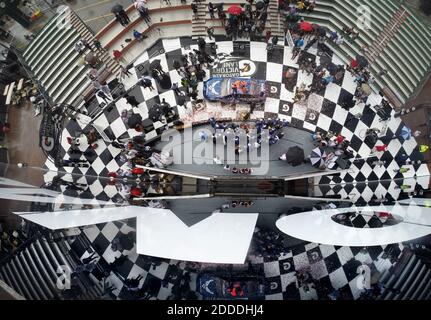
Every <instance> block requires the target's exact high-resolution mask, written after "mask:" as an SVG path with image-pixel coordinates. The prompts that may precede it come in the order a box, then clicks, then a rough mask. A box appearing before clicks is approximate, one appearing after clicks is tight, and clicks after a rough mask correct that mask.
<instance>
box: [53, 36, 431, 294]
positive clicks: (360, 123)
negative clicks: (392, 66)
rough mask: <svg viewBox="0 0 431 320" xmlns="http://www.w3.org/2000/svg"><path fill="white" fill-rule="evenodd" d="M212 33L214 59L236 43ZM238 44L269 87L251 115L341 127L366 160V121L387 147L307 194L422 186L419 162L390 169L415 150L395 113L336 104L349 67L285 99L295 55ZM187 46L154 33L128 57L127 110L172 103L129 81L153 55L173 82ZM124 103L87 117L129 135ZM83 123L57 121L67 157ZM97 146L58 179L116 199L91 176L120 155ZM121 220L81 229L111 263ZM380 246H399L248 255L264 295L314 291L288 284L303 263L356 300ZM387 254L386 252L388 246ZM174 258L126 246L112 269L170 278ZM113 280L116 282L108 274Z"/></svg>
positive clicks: (379, 263) (373, 100) (365, 194)
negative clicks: (155, 261)
mask: <svg viewBox="0 0 431 320" xmlns="http://www.w3.org/2000/svg"><path fill="white" fill-rule="evenodd" d="M216 40H217V45H216V47H215V50H216V52H215V53H216V60H217V61H219V62H220V61H222V60H223V59H227V58H228V55H230V54H231V53H232V52H233V51H234V48H235V43H233V42H232V41H227V40H226V39H223V38H216ZM243 43H245V44H246V45H245V46H244V47H245V51H244V52H242V53H241V56H242V57H243V58H244V59H249V60H252V61H255V62H259V64H260V65H261V67H260V68H259V71H258V74H256V75H255V77H256V78H259V79H264V80H266V81H267V82H268V83H269V85H270V86H271V89H272V90H271V94H270V96H269V98H268V100H267V102H266V104H265V106H264V107H263V108H256V110H255V112H254V114H253V116H252V118H274V117H278V118H280V119H286V120H288V121H289V122H290V123H291V124H292V125H293V126H295V127H298V128H303V129H305V130H309V131H310V132H314V131H316V130H320V131H332V132H335V133H341V134H342V135H343V136H345V137H346V139H347V140H349V141H351V146H352V149H353V150H354V152H355V156H356V157H357V158H359V159H361V158H368V157H369V156H370V152H371V149H372V148H373V146H371V145H367V143H365V142H364V139H365V132H366V130H367V129H369V128H377V129H380V130H381V131H382V132H384V133H386V135H385V136H384V137H382V138H381V142H382V143H386V144H388V151H387V152H385V153H383V154H379V155H377V158H378V159H381V160H384V161H386V162H385V164H384V165H383V166H373V165H372V162H373V161H374V160H375V159H369V160H366V161H356V162H355V163H354V165H353V167H352V169H351V170H350V171H349V172H347V173H343V174H341V175H334V176H326V177H322V178H319V179H317V181H316V182H317V184H318V185H319V186H318V187H316V190H315V195H317V196H319V195H321V196H328V197H329V196H336V197H342V198H350V199H352V200H355V201H357V202H358V203H361V202H369V201H372V200H376V199H380V198H382V197H385V198H387V199H390V200H393V199H398V198H399V197H400V195H401V194H403V192H401V190H400V189H399V186H400V184H408V185H409V186H410V185H411V188H412V189H414V188H416V187H417V185H422V186H423V187H424V188H426V187H427V186H428V185H427V183H428V182H427V181H420V179H415V178H414V177H415V175H418V176H421V175H426V174H428V173H429V172H428V169H427V168H426V166H423V165H422V166H411V169H412V170H410V171H409V172H408V173H407V174H404V175H401V174H399V173H396V172H395V170H397V169H399V167H400V163H399V162H400V161H399V159H400V158H403V157H404V158H405V156H404V154H405V155H407V157H408V158H409V159H411V160H421V158H422V157H421V154H420V152H419V150H418V145H417V143H416V141H415V140H414V139H410V140H407V141H404V140H403V139H400V138H397V137H398V136H399V133H400V130H401V128H402V127H403V123H402V122H401V120H400V119H399V118H394V117H392V118H391V119H390V120H389V121H386V122H381V121H380V119H379V117H378V116H377V114H376V112H375V110H374V109H373V108H372V107H366V106H365V104H364V103H362V104H359V105H357V106H356V107H355V108H353V109H350V110H349V111H346V110H345V109H344V108H342V107H341V105H340V104H342V103H341V102H342V101H343V100H344V99H345V98H346V97H347V98H350V97H352V96H353V95H354V94H355V91H356V83H355V82H354V77H353V76H352V75H351V74H350V73H349V72H346V73H345V75H344V77H342V79H340V80H339V81H337V82H336V83H332V84H330V85H328V87H327V88H326V89H325V90H324V92H320V93H318V94H312V95H311V96H310V99H309V100H308V102H307V103H301V102H299V103H293V97H294V92H293V91H294V88H292V87H289V88H286V86H285V84H284V83H283V81H284V80H283V79H284V77H283V74H284V73H285V72H286V71H287V69H288V68H294V69H298V65H297V61H296V60H292V59H291V55H292V52H291V49H290V48H289V47H284V48H278V49H276V50H275V51H274V53H273V54H272V56H270V57H268V55H267V52H266V46H265V44H264V43H261V42H257V41H256V42H255V41H246V42H243ZM192 49H197V44H196V42H195V41H194V40H192V39H191V38H180V39H163V40H160V41H158V42H157V43H156V44H155V45H154V46H153V47H152V48H151V49H149V50H148V51H147V52H145V53H144V54H143V55H142V56H141V57H139V58H138V59H137V60H136V62H135V64H134V68H132V69H131V70H130V71H131V72H132V75H131V76H129V77H128V78H126V79H125V80H124V86H125V89H126V90H130V94H131V95H133V96H135V98H136V99H137V100H138V102H139V106H138V108H135V109H134V112H137V113H140V114H141V115H142V117H143V118H144V119H146V118H147V116H148V109H149V108H150V107H151V106H153V105H154V104H156V103H159V102H160V101H161V100H162V99H163V98H164V99H165V100H166V102H168V103H169V104H170V105H171V106H176V105H177V100H176V99H177V98H176V96H175V94H174V93H173V91H172V90H165V89H163V88H161V87H160V86H158V85H157V84H155V83H154V84H153V85H154V87H155V88H156V90H154V91H150V90H149V89H143V88H141V87H140V86H135V84H136V82H137V81H138V77H140V76H141V75H142V74H143V72H144V70H145V69H146V66H148V65H149V63H151V62H152V61H153V60H155V59H159V60H160V61H161V65H162V67H163V69H164V70H165V71H166V72H168V73H169V75H170V77H171V80H172V82H173V83H174V82H177V83H180V80H181V79H180V76H179V75H178V73H177V72H176V71H175V70H174V68H173V66H172V63H173V60H174V59H178V58H179V57H180V56H181V55H183V54H185V53H188V52H189V51H190V50H192ZM307 54H308V55H309V57H310V58H311V59H314V60H315V61H316V62H317V64H319V62H320V59H321V56H323V55H326V56H327V57H329V58H330V59H331V61H332V63H334V64H336V65H339V64H342V62H341V60H339V58H338V57H336V56H335V55H333V53H332V52H331V51H330V50H328V49H327V48H326V47H324V46H322V47H312V48H310V49H309V51H308V53H307ZM207 74H209V73H207ZM312 81H313V76H312V75H310V76H309V75H307V74H306V73H305V72H302V71H298V75H297V81H296V84H297V85H301V84H302V83H305V84H311V83H312ZM199 89H200V92H201V89H202V84H200V85H199ZM381 100H382V97H381V96H380V95H378V94H372V95H371V96H370V97H369V99H368V101H367V103H368V104H371V106H374V105H377V104H379V103H380V102H381ZM93 103H94V104H95V105H98V104H101V103H103V101H98V100H97V101H93ZM125 109H126V110H131V109H132V107H131V106H130V105H128V104H127V103H126V102H125V100H124V99H120V100H119V101H118V102H117V103H116V104H115V106H114V107H113V108H112V110H111V111H109V112H108V111H106V112H104V113H103V114H102V115H101V116H100V117H99V118H98V119H97V120H96V122H95V123H96V125H97V126H98V127H99V128H101V130H103V131H104V132H105V133H106V134H108V136H110V137H112V138H124V139H127V138H129V137H133V136H135V135H137V134H138V133H137V132H135V131H134V130H131V129H130V128H128V126H127V124H125V123H124V122H123V120H122V119H121V113H122V111H123V110H125ZM176 111H177V112H178V114H179V116H180V117H183V116H186V115H187V114H188V112H189V111H188V109H186V108H184V107H177V109H176ZM357 114H362V116H361V117H360V118H358V117H356V115H357ZM392 114H393V112H392ZM147 122H148V125H147V126H146V137H147V139H151V138H154V137H156V136H157V135H158V134H160V133H161V132H162V131H163V130H164V129H165V125H164V124H162V123H160V122H156V123H153V122H152V121H151V120H148V119H147ZM85 127H86V125H83V124H79V123H78V122H75V121H71V122H69V124H68V125H67V126H66V128H65V129H64V132H63V136H62V141H61V144H62V147H63V151H62V156H63V158H65V159H67V158H69V157H70V154H69V152H70V145H69V144H68V143H67V137H68V136H72V135H75V133H76V132H79V131H80V130H82V129H84V128H85ZM97 144H98V148H96V149H95V150H87V147H88V146H86V145H85V143H84V144H82V145H81V146H80V149H81V151H86V153H85V154H82V155H78V156H79V157H81V159H84V158H85V159H87V160H88V161H89V163H90V167H89V168H62V169H63V170H64V171H65V172H67V173H68V174H60V177H61V178H62V179H64V180H66V181H71V182H72V181H74V182H78V183H81V184H83V185H86V186H87V188H86V190H85V191H83V192H86V193H87V194H88V195H87V196H88V197H93V198H96V199H101V200H107V201H112V203H116V201H115V200H116V197H118V190H117V188H116V187H115V186H112V185H110V184H109V182H108V180H104V179H100V177H103V176H105V177H106V175H107V174H108V172H112V171H116V170H118V169H119V168H121V167H122V166H124V165H125V160H124V159H123V158H122V157H121V156H120V150H119V149H116V148H114V147H113V146H112V145H111V144H110V143H107V142H105V141H102V140H99V141H98V142H97ZM84 149H85V150H84ZM46 166H47V167H48V169H51V170H53V171H55V170H56V168H55V167H54V165H53V164H52V163H50V162H49V161H48V162H47V164H46ZM73 174H77V175H76V176H75V175H73ZM55 175H56V174H55V173H52V172H48V173H47V174H46V175H45V180H46V181H47V182H50V181H52V179H53V177H54V176H55ZM402 178H406V179H408V178H411V179H410V180H412V181H414V182H408V183H407V182H406V183H405V182H403V180H402ZM425 184H426V186H425ZM358 223H359V222H358ZM127 228H131V227H130V226H127V224H125V223H120V222H115V223H108V224H103V225H97V226H91V227H88V228H86V230H85V233H86V235H87V236H88V238H89V239H90V241H91V242H92V243H93V247H94V248H95V249H96V251H97V252H98V253H99V254H100V255H101V256H102V257H103V258H104V259H105V260H106V261H108V262H112V261H113V260H114V259H115V257H118V255H121V253H119V252H113V251H112V249H111V248H110V244H111V242H112V240H113V239H114V238H115V237H116V236H117V235H118V233H119V232H123V233H127V230H130V229H127ZM126 229H127V230H126ZM132 229H133V227H132ZM388 250H391V251H392V252H394V251H395V252H398V250H402V246H401V245H391V246H387V247H370V248H366V249H362V250H361V249H360V248H359V249H358V248H348V247H341V248H340V247H334V246H325V245H318V244H307V245H301V246H299V247H295V248H293V249H292V250H290V251H289V252H287V253H286V254H285V255H284V256H282V257H281V258H279V259H278V260H277V261H264V260H259V258H256V257H254V258H253V257H251V259H252V262H253V263H255V264H263V265H264V270H265V276H266V278H267V288H266V295H267V299H297V298H301V299H316V298H321V297H322V293H321V292H317V291H316V290H315V289H311V290H310V291H308V292H306V291H305V290H304V289H303V288H297V285H296V283H297V279H296V277H295V271H303V270H304V269H306V270H308V271H309V272H310V273H311V274H312V275H313V277H314V278H315V279H319V280H320V283H321V285H322V287H326V288H335V289H340V290H341V291H343V292H344V294H345V295H346V296H348V297H351V298H357V297H358V296H359V294H360V293H359V291H358V289H356V288H357V287H356V286H355V281H356V277H357V276H358V274H357V273H356V271H357V266H358V265H360V264H362V263H367V264H370V265H372V266H374V268H375V269H377V270H379V271H383V270H385V269H387V268H389V267H390V266H391V265H392V262H390V261H389V260H388V259H386V258H385V256H386V252H387V251H388ZM392 256H394V255H393V254H392ZM182 266H183V265H182V264H181V263H180V264H179V265H177V261H162V263H161V265H159V266H157V267H156V268H155V269H154V268H152V267H150V265H149V263H148V260H147V258H146V257H145V256H139V255H137V254H136V250H134V249H133V250H131V252H129V253H128V259H127V262H125V263H124V265H123V266H122V267H121V269H120V274H121V277H123V278H131V277H134V276H137V275H139V274H140V275H143V276H144V277H143V280H142V282H141V285H142V284H143V283H144V282H145V281H149V280H147V279H151V278H157V279H159V280H160V281H162V280H164V279H166V278H170V277H171V276H170V274H174V275H175V274H181V273H183V272H184V269H183V268H182ZM172 278H175V277H172ZM113 281H114V282H115V280H113ZM172 281H173V280H172ZM192 281H194V282H195V281H196V274H194V275H193V276H192ZM117 282H118V281H117ZM117 282H116V283H117ZM168 283H169V284H168V287H162V286H161V288H160V292H159V293H158V295H157V298H159V299H165V298H167V296H169V295H170V290H171V289H172V285H173V283H172V282H171V281H169V279H168ZM116 286H117V290H116V295H117V296H119V297H121V296H122V292H124V290H125V289H124V288H123V287H122V283H121V281H119V282H118V283H117V285H116Z"/></svg>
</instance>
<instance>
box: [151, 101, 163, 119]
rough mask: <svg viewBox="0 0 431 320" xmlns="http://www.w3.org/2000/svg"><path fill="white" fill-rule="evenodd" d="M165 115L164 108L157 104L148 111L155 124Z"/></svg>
mask: <svg viewBox="0 0 431 320" xmlns="http://www.w3.org/2000/svg"><path fill="white" fill-rule="evenodd" d="M163 114H164V112H163V108H162V107H161V106H160V105H158V104H156V105H154V106H153V107H152V108H151V109H150V110H149V111H148V118H150V119H151V120H152V121H153V122H156V121H159V120H160V117H161V116H162V115H163Z"/></svg>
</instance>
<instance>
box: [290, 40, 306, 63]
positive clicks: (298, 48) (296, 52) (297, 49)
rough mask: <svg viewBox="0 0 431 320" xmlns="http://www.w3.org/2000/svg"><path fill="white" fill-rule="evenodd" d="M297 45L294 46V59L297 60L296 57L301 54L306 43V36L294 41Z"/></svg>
mask: <svg viewBox="0 0 431 320" xmlns="http://www.w3.org/2000/svg"><path fill="white" fill-rule="evenodd" d="M294 45H295V47H294V48H293V55H292V60H295V58H296V57H297V56H298V55H299V53H300V52H301V48H302V46H303V45H304V38H302V37H300V38H299V39H297V40H296V41H295V43H294Z"/></svg>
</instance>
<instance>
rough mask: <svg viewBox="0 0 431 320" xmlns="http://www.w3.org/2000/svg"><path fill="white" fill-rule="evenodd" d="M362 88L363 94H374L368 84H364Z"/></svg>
mask: <svg viewBox="0 0 431 320" xmlns="http://www.w3.org/2000/svg"><path fill="white" fill-rule="evenodd" d="M361 88H362V92H364V93H365V94H368V95H370V94H371V93H372V92H373V91H372V90H371V87H370V85H369V84H367V83H364V84H362V86H361Z"/></svg>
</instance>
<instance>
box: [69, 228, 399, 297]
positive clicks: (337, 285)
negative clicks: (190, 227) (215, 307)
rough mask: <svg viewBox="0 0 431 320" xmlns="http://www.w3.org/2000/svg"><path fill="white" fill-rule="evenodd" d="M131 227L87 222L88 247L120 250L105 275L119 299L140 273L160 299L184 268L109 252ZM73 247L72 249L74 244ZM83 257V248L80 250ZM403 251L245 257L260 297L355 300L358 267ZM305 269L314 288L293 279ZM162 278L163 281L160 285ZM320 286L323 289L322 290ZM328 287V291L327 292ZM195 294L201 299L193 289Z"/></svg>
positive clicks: (381, 265)
mask: <svg viewBox="0 0 431 320" xmlns="http://www.w3.org/2000/svg"><path fill="white" fill-rule="evenodd" d="M134 231H135V219H130V220H127V221H116V222H109V223H104V224H98V225H94V226H89V227H87V228H85V229H84V233H85V235H86V236H87V238H88V239H89V240H90V242H91V243H92V247H93V248H94V249H95V250H96V252H97V253H98V254H99V255H100V257H101V258H103V259H104V260H105V261H106V262H107V263H112V262H113V261H114V260H115V259H116V258H117V259H118V258H119V257H121V255H125V256H126V257H127V259H126V260H125V262H124V263H123V264H122V265H121V266H120V267H119V268H118V271H117V276H116V277H115V276H112V277H111V278H112V279H109V281H110V282H111V283H113V284H114V285H115V287H116V290H114V292H113V293H114V294H115V295H116V296H117V297H118V298H119V299H127V288H126V287H124V284H123V282H122V281H121V280H119V279H116V278H120V279H123V280H124V279H127V278H129V279H131V278H136V277H138V276H139V275H142V280H141V282H140V287H142V286H144V285H145V284H146V283H147V282H148V281H150V280H152V279H156V281H158V282H160V290H159V292H158V293H157V294H155V296H154V297H153V299H154V298H156V299H161V300H165V299H167V297H169V296H170V295H171V293H172V292H171V291H172V287H173V286H174V285H175V284H176V283H177V282H178V281H179V279H180V276H181V275H183V274H184V273H185V272H187V271H186V265H185V263H184V262H179V261H176V260H167V259H160V261H159V263H158V266H154V267H153V266H152V264H151V259H149V257H146V256H143V255H138V254H137V253H136V247H133V248H132V249H131V250H129V251H127V250H124V251H123V252H119V251H113V250H112V247H111V244H112V241H113V240H114V239H115V238H116V237H118V236H119V235H120V234H121V233H122V234H128V233H129V232H134ZM74 249H75V250H76V248H74ZM80 250H81V251H80V252H78V254H79V255H82V256H83V257H85V256H87V255H88V253H87V252H86V251H85V248H82V249H80ZM402 250H403V245H402V244H394V245H389V246H376V247H367V248H354V247H337V246H328V245H318V244H314V243H308V244H305V245H298V246H295V247H293V248H290V250H289V251H287V252H286V253H284V254H282V255H281V256H280V257H279V258H278V259H277V260H271V261H267V260H266V259H265V258H262V257H256V256H252V255H251V256H249V257H248V261H250V262H251V263H252V265H253V266H254V267H255V268H254V269H256V270H263V271H264V276H265V299H267V300H282V299H284V300H286V299H288V300H298V299H301V300H317V299H327V295H328V294H329V293H330V291H331V288H332V289H335V290H337V289H339V290H340V292H342V294H343V296H344V297H345V299H357V298H359V296H360V294H361V290H360V289H359V288H358V286H357V281H358V276H359V274H358V273H357V268H358V267H359V266H361V265H363V264H366V265H368V266H370V269H371V270H372V271H378V272H380V273H382V272H384V271H385V270H388V269H389V268H391V267H392V266H393V264H394V263H395V260H396V258H397V257H398V256H399V255H400V254H401V252H402ZM305 271H307V272H309V273H310V274H311V276H312V277H313V279H315V280H317V281H318V283H319V284H320V285H319V287H318V288H311V289H310V291H306V290H305V289H304V287H303V286H302V285H301V283H300V282H298V279H297V276H296V274H297V272H305ZM190 276H191V284H190V287H191V290H193V291H195V290H197V288H196V280H197V278H198V274H197V273H194V272H191V273H190ZM162 283H163V284H164V285H162ZM323 288H326V290H327V291H325V290H324V289H323ZM328 290H329V291H328ZM196 294H197V297H198V298H201V296H200V294H199V293H198V292H197V293H196Z"/></svg>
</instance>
